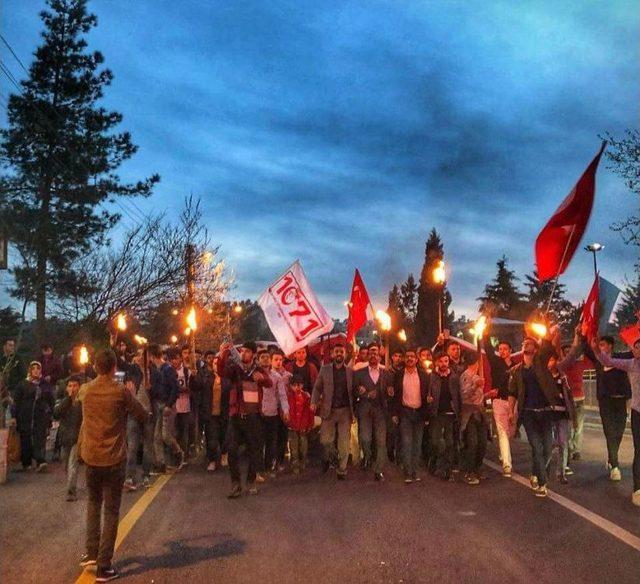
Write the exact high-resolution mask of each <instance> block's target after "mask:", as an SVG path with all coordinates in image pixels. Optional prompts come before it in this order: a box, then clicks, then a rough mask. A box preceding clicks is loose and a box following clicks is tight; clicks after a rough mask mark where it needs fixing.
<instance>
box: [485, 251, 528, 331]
mask: <svg viewBox="0 0 640 584" xmlns="http://www.w3.org/2000/svg"><path fill="white" fill-rule="evenodd" d="M507 262H508V260H507V258H506V257H505V256H502V257H501V258H500V259H499V260H498V262H497V264H496V265H497V266H498V271H497V273H496V277H495V278H494V279H493V280H492V281H491V282H490V283H489V284H487V285H486V286H485V287H484V294H483V295H482V296H480V297H479V298H478V300H479V301H480V308H479V310H480V312H482V313H488V314H491V315H492V316H498V317H503V318H515V319H519V318H524V317H525V316H526V313H527V305H526V303H525V295H524V294H523V293H522V292H520V290H519V289H518V277H517V276H516V273H515V272H514V271H513V270H510V269H509V268H508V267H507Z"/></svg>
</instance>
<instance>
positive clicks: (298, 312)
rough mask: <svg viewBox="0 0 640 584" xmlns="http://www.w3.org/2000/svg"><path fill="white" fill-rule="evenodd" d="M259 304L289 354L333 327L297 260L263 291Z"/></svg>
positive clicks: (278, 339)
mask: <svg viewBox="0 0 640 584" xmlns="http://www.w3.org/2000/svg"><path fill="white" fill-rule="evenodd" d="M258 304H259V305H260V308H262V310H263V312H264V315H265V317H266V319H267V323H268V324H269V328H270V329H271V332H272V333H273V335H274V336H275V338H276V341H278V344H279V345H280V348H281V349H282V350H283V351H284V353H285V354H286V355H291V353H293V352H294V351H297V350H298V349H300V348H302V347H305V346H307V345H308V344H309V343H310V342H311V341H313V340H314V339H316V338H318V337H319V336H320V335H325V334H327V333H330V332H331V330H332V329H333V320H331V317H330V316H329V314H328V313H327V311H326V310H325V309H324V308H323V307H322V305H321V304H320V302H318V299H317V298H316V295H315V293H314V292H313V290H312V289H311V285H310V284H309V282H308V280H307V277H306V276H305V273H304V270H303V269H302V266H301V265H300V262H299V261H298V260H296V261H295V262H294V263H293V264H292V265H291V267H289V268H288V269H287V270H286V271H285V273H284V274H282V276H280V277H279V278H278V279H277V280H276V281H275V282H274V283H273V284H271V286H269V287H268V288H267V289H266V290H265V291H264V292H263V293H262V296H260V298H259V299H258Z"/></svg>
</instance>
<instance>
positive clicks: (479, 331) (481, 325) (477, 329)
mask: <svg viewBox="0 0 640 584" xmlns="http://www.w3.org/2000/svg"><path fill="white" fill-rule="evenodd" d="M486 328H487V317H486V316H485V315H484V314H481V315H480V316H479V318H478V320H476V322H475V324H474V325H473V328H472V329H471V330H470V331H469V332H470V333H471V334H472V335H473V336H474V337H475V338H476V339H479V338H480V337H482V335H484V331H485V330H486Z"/></svg>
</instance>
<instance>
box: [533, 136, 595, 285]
mask: <svg viewBox="0 0 640 584" xmlns="http://www.w3.org/2000/svg"><path fill="white" fill-rule="evenodd" d="M606 145H607V143H606V142H603V143H602V147H601V148H600V152H598V154H596V157H595V158H594V159H593V160H592V161H591V164H589V166H587V169H586V170H585V171H584V173H583V174H582V176H581V177H580V179H579V180H578V182H577V183H576V185H575V186H574V187H573V189H572V190H571V192H570V193H569V194H568V195H567V197H566V198H565V200H564V201H562V204H561V205H560V206H559V207H558V209H557V210H556V212H555V213H554V214H553V216H552V217H551V219H549V221H548V222H547V224H546V225H545V226H544V228H543V229H542V231H541V232H540V234H539V235H538V238H537V239H536V265H537V268H538V279H539V280H540V282H544V281H545V280H549V279H550V278H557V277H558V276H559V275H560V274H562V273H564V271H565V270H566V269H567V267H568V266H569V262H571V258H572V257H573V254H574V253H575V251H576V249H577V248H578V245H579V244H580V240H581V239H582V236H583V235H584V232H585V230H586V228H587V223H588V222H589V217H590V216H591V208H592V207H593V197H594V194H595V187H596V170H597V168H598V163H599V162H600V157H601V156H602V153H603V152H604V148H605V146H606Z"/></svg>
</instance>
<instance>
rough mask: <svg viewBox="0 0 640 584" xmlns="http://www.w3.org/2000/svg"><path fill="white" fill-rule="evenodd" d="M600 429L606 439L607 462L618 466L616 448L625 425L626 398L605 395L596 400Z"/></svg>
mask: <svg viewBox="0 0 640 584" xmlns="http://www.w3.org/2000/svg"><path fill="white" fill-rule="evenodd" d="M598 404H599V406H600V419H601V420H602V429H603V430H604V437H605V439H606V441H607V453H608V457H609V464H610V465H611V466H612V467H617V466H619V464H618V450H619V449H620V443H621V442H622V436H623V434H624V429H625V428H626V426H627V400H626V399H625V398H623V397H607V398H604V399H601V400H598Z"/></svg>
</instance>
